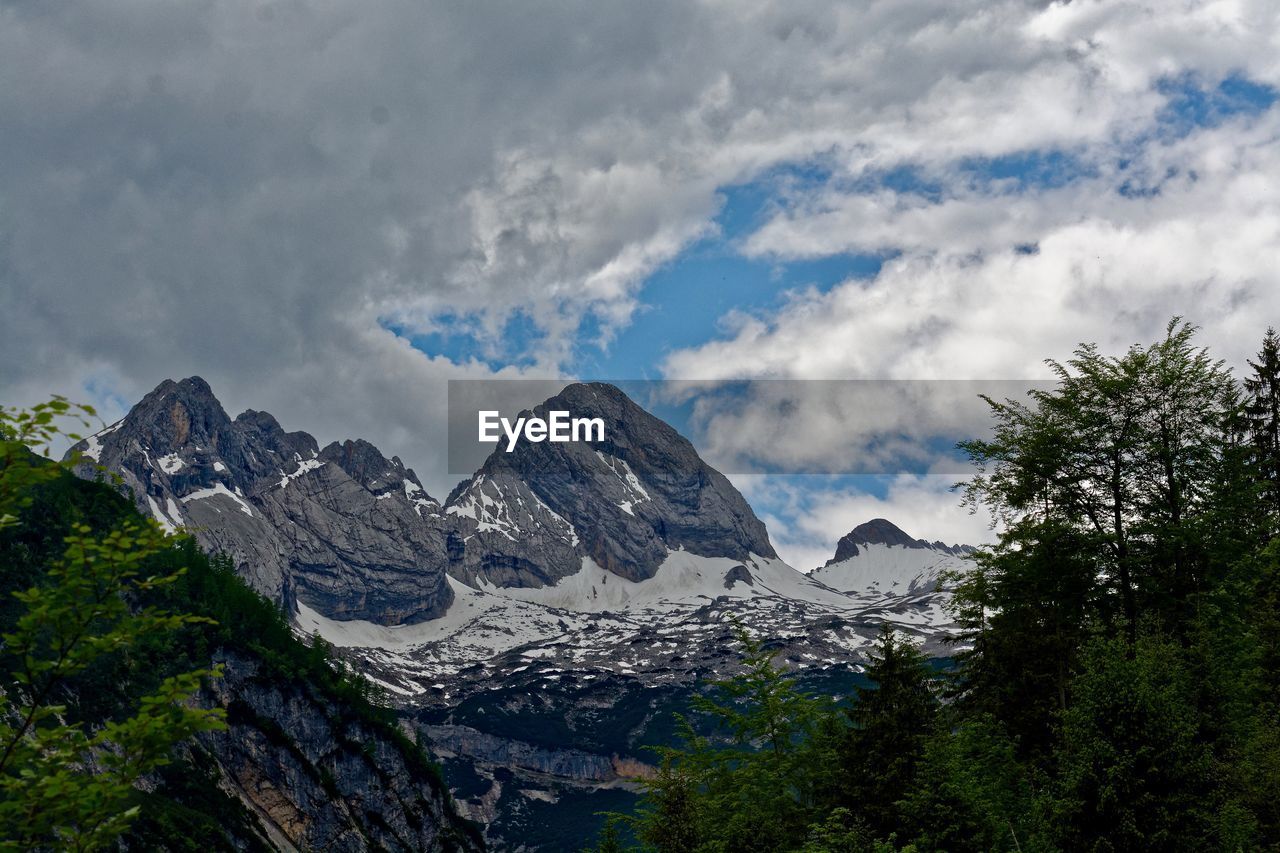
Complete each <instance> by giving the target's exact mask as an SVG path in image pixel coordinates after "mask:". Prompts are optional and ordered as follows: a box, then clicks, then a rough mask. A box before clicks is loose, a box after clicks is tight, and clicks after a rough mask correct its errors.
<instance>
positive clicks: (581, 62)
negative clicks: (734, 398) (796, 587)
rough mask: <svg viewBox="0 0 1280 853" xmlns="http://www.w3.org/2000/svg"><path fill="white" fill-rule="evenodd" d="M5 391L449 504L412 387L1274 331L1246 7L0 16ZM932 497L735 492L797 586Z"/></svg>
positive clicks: (1263, 25)
mask: <svg viewBox="0 0 1280 853" xmlns="http://www.w3.org/2000/svg"><path fill="white" fill-rule="evenodd" d="M0 79H3V80H4V81H5V83H6V85H5V86H3V87H0V400H4V401H5V402H7V403H9V404H23V403H30V402H33V401H35V400H37V399H41V398H43V397H45V396H47V395H48V394H49V393H51V392H58V393H62V394H65V395H67V396H69V397H72V398H74V399H78V400H84V401H88V402H93V403H96V404H98V405H100V406H101V407H102V408H103V410H104V414H105V416H106V417H107V418H108V420H110V419H112V418H114V417H116V416H118V415H119V414H120V413H122V411H123V410H124V409H125V408H127V406H128V405H129V404H130V403H132V402H133V401H135V400H136V399H137V398H138V397H140V396H141V395H142V394H144V393H145V392H146V391H147V390H149V389H150V388H151V387H153V386H154V385H155V384H157V383H158V382H159V381H161V380H162V379H164V378H166V377H175V378H176V377H182V376H187V375H192V374H198V375H201V376H203V377H205V378H206V379H207V380H209V382H210V383H211V384H212V385H213V387H214V389H215V391H216V392H217V393H218V395H219V396H220V398H221V399H222V400H223V402H224V404H225V405H226V406H227V408H228V409H229V410H230V411H231V412H232V413H233V414H234V413H236V412H239V411H241V410H243V409H245V408H249V407H253V408H259V409H266V410H268V411H271V412H273V413H274V414H276V415H277V417H279V418H280V420H281V421H282V422H283V423H284V425H285V426H286V427H287V428H304V429H307V430H308V431H311V432H313V433H315V434H316V435H317V437H318V438H319V439H321V440H322V441H327V440H330V439H335V438H342V437H348V436H362V437H366V438H368V439H370V440H372V441H374V442H375V443H376V444H378V445H379V446H380V447H382V448H383V449H384V450H385V451H386V452H388V453H395V454H398V455H400V456H401V457H402V458H404V459H405V461H406V462H407V463H409V464H411V465H413V466H414V467H416V468H417V469H418V470H419V473H420V474H421V475H422V476H423V478H424V480H425V481H426V482H427V483H428V484H429V485H430V486H431V487H432V488H433V490H434V491H435V492H436V493H440V492H443V491H446V490H447V488H448V486H449V485H450V482H451V478H450V477H449V476H448V475H447V473H446V472H445V467H444V459H445V454H444V449H443V447H442V444H443V436H444V431H443V423H444V413H443V406H444V399H445V397H444V382H445V380H446V379H448V378H463V377H465V378H483V377H487V376H493V375H501V376H505V377H518V376H540V377H546V376H591V377H598V378H605V379H610V378H617V379H624V378H693V379H709V378H723V377H735V378H736V377H774V378H828V379H833V378H834V379H845V378H857V379H865V378H875V379H975V378H993V377H995V378H1005V379H1008V378H1023V377H1026V378H1034V377H1040V376H1043V375H1044V369H1043V366H1042V364H1041V361H1042V359H1044V358H1045V357H1050V356H1053V357H1064V356H1066V355H1068V354H1069V353H1070V350H1071V348H1072V346H1073V345H1074V344H1075V343H1076V342H1078V341H1082V340H1090V341H1098V342H1099V343H1101V344H1102V345H1103V346H1104V347H1107V348H1113V349H1115V348H1121V347H1123V346H1125V345H1127V344H1129V343H1133V342H1137V341H1148V340H1151V339H1154V338H1155V337H1156V336H1157V335H1158V334H1159V333H1160V331H1161V330H1162V328H1163V326H1164V325H1165V323H1166V322H1167V321H1168V319H1169V317H1170V316H1171V315H1173V314H1180V315H1185V316H1186V317H1187V318H1188V319H1190V320H1192V321H1193V322H1195V323H1197V324H1199V325H1200V326H1202V327H1203V332H1202V340H1203V341H1204V342H1205V343H1207V344H1208V345H1209V346H1211V347H1212V348H1213V349H1214V351H1215V352H1216V353H1217V354H1219V355H1221V356H1223V357H1225V358H1227V359H1228V360H1229V361H1231V362H1233V363H1237V364H1239V363H1242V361H1243V359H1244V358H1245V357H1246V356H1247V355H1248V354H1250V353H1251V352H1252V351H1253V350H1254V349H1256V346H1257V342H1258V341H1259V339H1260V338H1261V336H1262V333H1263V332H1264V330H1265V328H1266V326H1267V325H1268V324H1272V323H1275V324H1280V146H1278V145H1277V135H1278V134H1280V107H1277V106H1276V101H1277V94H1278V92H1280V88H1278V87H1280V4H1276V3H1275V2H1274V0H1160V2H1155V0H1152V2H1123V0H1109V1H1108V2H1095V1H1094V0H1076V2H1071V3H1061V2H1058V3H1046V2H1029V0H981V2H978V0H973V2H970V1H969V0H935V2H928V0H881V2H865V0H861V1H858V0H855V2H846V3H830V2H824V3H819V2H808V0H780V2H776V3H771V2H757V0H746V2H732V3H731V2H722V0H707V1H706V2H689V0H681V2H670V3H664V2H659V0H653V2H644V3H621V2H620V3H601V2H583V3H570V2H557V3H546V2H533V1H532V0H530V2H519V3H502V4H498V3H487V2H474V3H435V2H424V0H386V2H379V3H354V2H349V0H314V2H309V0H268V1H267V2H259V1H255V2H248V1H247V0H243V1H242V0H205V1H204V2H193V3H178V4H175V3H170V2H158V0H119V2H113V3H109V4H104V3H93V2H71V1H70V0H69V2H60V3H22V2H0ZM952 479H954V478H953V477H948V476H944V475H936V476H932V477H930V476H913V475H899V476H890V477H881V478H879V479H878V480H877V481H876V482H875V483H857V482H852V481H848V480H829V479H822V478H808V479H805V480H798V479H786V480H772V481H769V480H761V479H760V478H755V479H752V478H740V481H741V485H742V486H743V488H744V489H745V490H746V491H747V492H748V494H749V495H750V496H751V497H752V499H753V500H754V501H756V502H757V505H758V506H759V507H760V508H761V511H762V513H764V514H766V515H767V517H768V521H769V523H770V529H771V531H772V532H773V534H774V537H775V540H777V541H778V543H779V545H780V548H781V550H782V551H783V552H784V555H786V556H789V557H791V559H792V560H793V561H794V562H797V563H799V564H807V563H808V562H810V561H811V560H813V559H816V558H817V556H818V555H820V554H822V552H823V551H824V550H826V551H827V553H829V550H828V549H829V548H830V546H831V544H832V543H833V542H834V540H835V538H836V537H837V536H839V535H840V534H841V533H843V532H845V531H847V529H848V528H849V527H851V526H852V525H853V524H854V523H857V522H858V521H861V520H864V518H865V517H867V516H869V515H873V514H886V515H889V517H891V518H894V519H897V520H900V523H901V524H902V525H903V526H904V527H906V528H907V529H908V530H909V531H910V532H913V533H915V534H916V535H922V536H929V537H930V538H933V537H942V538H946V539H962V538H969V539H972V538H974V537H976V536H978V535H979V534H980V531H981V528H982V523H981V522H980V521H978V520H976V519H971V518H968V517H967V516H965V515H964V514H963V513H960V512H957V511H956V510H955V509H954V496H953V495H950V494H948V493H947V492H946V491H945V485H947V484H948V483H949V482H950V481H951V480H952Z"/></svg>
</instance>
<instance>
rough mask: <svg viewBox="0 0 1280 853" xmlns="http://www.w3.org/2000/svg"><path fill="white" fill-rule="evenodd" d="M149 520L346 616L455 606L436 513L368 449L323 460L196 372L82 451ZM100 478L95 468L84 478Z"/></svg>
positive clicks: (408, 614) (288, 593) (382, 617)
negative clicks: (183, 531)
mask: <svg viewBox="0 0 1280 853" xmlns="http://www.w3.org/2000/svg"><path fill="white" fill-rule="evenodd" d="M73 449H78V450H80V451H82V452H83V453H85V454H86V456H87V457H89V458H91V459H92V460H94V461H96V462H97V463H98V464H100V465H102V466H104V467H105V468H106V469H107V470H108V471H111V472H114V473H116V474H118V475H119V476H120V478H121V482H122V485H123V486H124V487H126V488H127V489H128V490H131V492H132V494H133V497H134V500H135V501H136V502H137V504H138V506H139V508H140V509H141V510H142V511H143V512H144V513H148V514H150V515H152V516H154V517H155V518H156V519H157V520H159V521H160V522H161V523H162V524H165V525H167V526H171V527H175V528H176V527H178V526H184V527H186V528H187V529H188V530H189V531H190V532H192V533H193V534H194V535H195V537H196V539H197V540H198V541H199V542H200V544H201V545H202V546H203V547H204V548H206V549H208V550H210V551H217V552H222V553H226V554H229V555H230V556H231V557H232V558H233V559H234V560H235V562H236V565H237V567H238V569H239V571H240V572H241V574H242V575H243V576H244V577H245V578H246V580H248V581H249V582H250V584H251V585H252V586H253V587H254V588H255V589H256V590H258V591H259V592H261V593H262V594H264V595H266V596H267V597H269V598H271V599H272V600H273V601H276V602H278V603H280V604H281V605H282V606H285V607H289V608H292V607H293V606H294V603H295V601H301V602H303V603H304V604H307V605H308V606H310V607H313V608H314V609H316V610H319V611H321V612H323V613H325V614H326V615H329V616H332V617H333V618H338V619H368V620H371V621H375V622H380V623H383V624H398V623H401V622H406V621H418V620H421V619H429V618H431V617H433V616H436V615H439V614H440V613H443V612H444V611H445V609H447V607H448V605H449V603H450V601H451V600H452V592H451V590H450V588H449V586H448V583H447V581H446V579H445V565H446V563H447V556H446V551H445V542H446V535H445V533H444V532H443V530H442V523H443V521H442V519H441V516H440V514H439V513H438V511H437V510H438V504H437V503H436V502H435V501H434V500H433V499H431V497H430V496H429V495H427V493H426V491H425V490H424V489H423V488H422V484H421V483H420V482H419V481H418V478H417V477H416V476H415V475H414V473H413V471H412V470H409V469H407V468H405V467H404V465H403V464H402V463H401V462H400V460H399V459H390V460H388V459H386V458H384V457H383V456H382V454H381V453H379V452H378V451H377V449H376V448H374V447H373V446H372V445H370V444H368V443H367V442H362V441H355V442H351V441H349V442H346V443H344V444H332V445H330V446H328V447H326V448H324V450H323V451H321V450H319V449H318V447H317V446H316V441H315V439H314V438H312V437H311V436H310V435H308V434H306V433H304V432H285V431H284V429H282V428H281V426H280V424H279V423H277V422H276V420H275V418H273V417H271V415H269V414H266V413H265V412H255V411H247V412H245V413H244V414H242V415H240V416H239V417H238V418H236V419H235V420H232V419H231V418H229V417H228V416H227V413H226V412H225V411H224V410H223V408H222V406H221V404H219V403H218V401H217V399H215V398H214V396H213V392H212V391H211V390H210V388H209V386H208V384H207V383H206V382H205V381H204V380H203V379H200V378H199V377H192V378H190V379H185V380H183V381H181V382H173V381H166V382H164V383H162V384H161V385H160V386H159V387H157V388H156V389H155V390H154V391H152V392H151V393H150V394H148V395H147V396H146V397H145V398H144V399H143V400H142V402H140V403H139V404H138V405H136V406H135V407H134V408H133V409H132V410H131V411H130V412H129V414H128V415H127V416H126V417H125V418H124V419H123V420H122V421H120V422H119V423H117V424H115V425H113V426H112V427H110V428H109V429H108V430H107V431H105V432H103V433H100V434H98V435H97V436H95V437H93V438H91V439H89V440H87V441H84V442H81V443H80V444H78V445H77V446H76V447H75V448H73ZM80 473H81V474H82V475H84V476H94V471H93V468H92V466H91V465H86V466H84V467H83V468H82V470H81V472H80Z"/></svg>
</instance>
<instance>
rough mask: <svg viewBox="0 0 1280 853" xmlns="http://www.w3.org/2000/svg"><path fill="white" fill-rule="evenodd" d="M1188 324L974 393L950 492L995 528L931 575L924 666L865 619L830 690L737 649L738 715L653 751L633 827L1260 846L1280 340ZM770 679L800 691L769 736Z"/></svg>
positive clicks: (1278, 834)
mask: <svg viewBox="0 0 1280 853" xmlns="http://www.w3.org/2000/svg"><path fill="white" fill-rule="evenodd" d="M1195 334H1196V330H1195V328H1194V327H1193V326H1191V325H1189V324H1186V323H1183V322H1181V321H1180V320H1178V319H1176V318H1175V320H1173V321H1172V322H1171V323H1170V324H1169V325H1168V327H1167V329H1166V331H1165V334H1164V336H1163V337H1162V338H1161V339H1159V340H1157V341H1155V342H1154V343H1151V344H1148V345H1140V346H1133V347H1131V348H1129V349H1128V350H1127V351H1125V352H1124V353H1121V354H1119V355H1107V354H1104V353H1103V352H1102V351H1101V350H1100V349H1099V348H1098V347H1097V346H1095V345H1092V344H1084V345H1081V346H1080V347H1079V348H1078V349H1077V350H1076V351H1075V353H1074V355H1073V357H1072V358H1070V359H1068V360H1067V361H1065V362H1055V361H1050V362H1049V365H1050V368H1051V369H1052V370H1053V371H1054V373H1055V375H1056V378H1057V382H1056V383H1055V384H1054V385H1053V386H1052V387H1049V388H1040V389H1036V390H1032V391H1030V392H1029V393H1028V395H1027V397H1026V398H1025V399H1023V400H994V399H989V400H987V402H988V404H989V407H990V411H991V415H992V427H993V429H992V432H991V434H990V436H989V437H988V438H985V439H982V440H973V441H969V442H965V443H964V444H962V447H963V449H964V450H966V451H967V452H968V454H969V456H970V458H971V459H972V461H973V462H974V464H975V469H976V475H975V476H974V477H973V478H972V479H970V480H969V481H968V482H967V484H965V485H964V487H963V501H964V503H965V504H967V505H968V506H969V507H971V508H973V509H974V510H982V511H985V512H989V513H990V515H991V516H992V518H993V519H994V520H995V524H994V529H995V530H996V531H997V536H996V539H995V541H994V542H993V543H992V544H991V545H990V546H989V547H986V548H984V549H983V550H981V551H980V552H978V554H977V555H976V556H975V560H974V563H975V565H974V567H973V568H972V569H970V570H966V571H964V572H962V573H958V574H957V575H956V576H954V577H952V578H951V579H950V581H951V583H952V584H953V587H954V590H955V595H954V599H953V602H952V608H953V613H954V616H955V618H956V621H957V624H958V625H959V626H960V628H961V635H960V636H959V637H957V638H956V639H957V641H958V644H959V650H958V651H957V653H956V654H955V655H954V657H953V658H952V660H951V662H950V663H951V667H950V671H949V673H948V674H947V678H946V684H945V688H944V689H942V690H941V691H940V690H939V689H938V685H937V681H936V679H934V678H933V677H932V676H931V673H930V670H929V667H928V666H927V664H926V662H925V661H924V660H923V659H922V658H921V657H920V655H919V653H918V652H917V651H915V650H914V649H913V648H912V647H911V646H910V644H909V643H906V642H904V641H903V640H902V639H901V638H898V637H895V635H894V634H893V633H892V632H891V631H888V630H887V629H886V630H885V631H884V632H883V633H882V634H881V636H880V639H879V641H878V642H877V643H876V645H875V648H874V650H873V651H872V653H871V655H870V659H869V663H868V667H867V670H866V675H867V676H868V678H869V679H870V681H871V682H872V684H871V685H870V686H868V687H867V688H862V689H857V690H854V691H852V695H850V696H848V697H845V698H844V699H843V700H841V701H836V702H818V701H817V700H814V699H809V700H808V701H806V697H805V696H804V695H803V694H802V693H800V692H799V691H798V690H797V689H796V687H795V683H794V681H791V680H790V679H789V678H788V677H787V676H786V674H785V673H782V672H779V671H777V670H773V669H772V668H768V669H762V668H761V664H760V659H759V646H758V645H757V646H754V647H749V650H748V653H747V658H748V662H749V663H748V666H747V667H746V672H745V674H744V675H741V676H739V677H738V678H737V679H735V680H731V683H733V684H735V687H734V692H733V695H734V696H735V697H736V698H737V699H738V700H739V701H740V702H741V703H745V704H740V705H735V706H734V710H732V711H730V710H725V709H721V710H720V711H719V713H714V714H712V718H714V719H718V720H720V721H721V722H727V723H737V725H736V726H734V725H730V730H731V731H733V732H736V733H737V734H736V735H735V737H734V739H733V740H732V741H731V743H730V745H729V746H728V747H726V746H725V745H723V744H717V743H716V742H715V741H714V740H713V739H712V738H711V737H709V736H708V735H706V734H704V733H702V730H699V729H696V728H695V727H694V726H693V725H690V726H689V728H688V730H687V746H686V747H685V748H684V749H682V750H673V751H668V752H667V753H666V755H665V760H664V763H663V768H662V772H661V774H660V775H659V777H658V779H657V780H655V782H654V783H653V785H652V786H651V788H650V791H649V794H648V796H647V797H646V800H645V810H643V811H642V812H641V816H640V818H639V819H638V827H639V830H640V831H639V832H638V833H637V834H636V837H637V839H638V841H639V842H640V843H641V845H642V847H644V848H646V849H656V850H740V849H741V850H745V849H752V850H762V851H764V850H773V851H797V850H799V851H806V853H820V852H822V853H833V851H869V850H919V851H932V850H939V851H940V850H949V851H966V850H972V851H988V850H999V851H1005V850H1010V851H1019V853H1021V852H1022V851H1032V850H1037V851H1049V850H1071V851H1074V850H1096V851H1104V850H1105V851H1139V850H1143V851H1145V850H1224V851H1225V850H1231V851H1235V850H1254V849H1280V806H1278V805H1277V798H1276V796H1275V795H1276V791H1277V790H1280V539H1274V538H1273V537H1275V535H1276V533H1277V531H1278V530H1280V337H1278V336H1277V335H1276V333H1275V332H1274V331H1272V330H1268V332H1267V334H1266V336H1265V338H1264V339H1263V343H1262V348H1261V351H1260V352H1259V354H1258V356H1257V358H1256V360H1253V361H1251V362H1250V369H1251V371H1252V372H1251V373H1250V374H1249V375H1248V376H1247V377H1246V378H1245V379H1244V380H1243V381H1239V382H1238V381H1237V380H1236V379H1235V378H1234V377H1233V376H1232V374H1231V372H1230V371H1229V370H1228V369H1227V368H1226V366H1225V365H1224V364H1223V363H1222V362H1220V361H1218V360H1216V359H1214V358H1213V357H1211V355H1210V354H1209V353H1208V351H1207V350H1205V349H1204V348H1203V347H1200V346H1198V345H1197V344H1196V342H1195ZM753 655H755V656H756V657H754V658H753V657H752V656H753ZM751 673H755V675H752V674H751ZM762 675H764V676H767V677H761V676H762ZM777 690H781V691H783V694H782V695H785V696H786V697H787V703H788V704H789V707H794V708H806V709H807V711H806V713H805V714H803V715H788V716H787V719H801V718H803V719H804V721H805V722H804V724H803V725H799V726H796V725H793V726H791V727H790V728H787V729H786V730H785V731H786V736H785V737H784V738H782V739H780V740H779V739H773V738H770V737H767V736H765V734H766V733H767V732H768V729H767V727H766V728H761V727H760V721H763V720H766V719H769V717H770V714H769V712H768V711H767V710H766V709H768V708H771V707H772V708H778V707H780V706H779V705H778V702H777V700H776V699H771V698H770V696H771V694H772V693H773V692H774V691H777ZM939 697H941V699H939ZM712 710H714V709H712ZM743 720H751V721H755V725H754V726H752V725H743V724H742V721H743ZM752 749H754V750H756V751H755V753H752V752H751V750H752ZM777 749H782V750H784V751H785V752H786V754H787V760H786V762H777V761H775V760H774V759H772V758H771V757H770V753H772V752H775V751H776V750H777ZM784 768H785V769H784ZM760 823H768V824H769V827H780V828H782V830H781V831H776V832H769V831H768V830H767V829H765V828H761V827H760V825H759V824H760ZM802 823H803V824H804V828H803V829H801V828H800V825H801V824H802ZM676 827H688V828H689V831H688V832H683V831H682V832H681V833H677V834H674V835H664V834H663V832H667V831H669V830H673V829H674V828H676ZM748 839H754V842H755V843H754V845H751V844H749V843H748Z"/></svg>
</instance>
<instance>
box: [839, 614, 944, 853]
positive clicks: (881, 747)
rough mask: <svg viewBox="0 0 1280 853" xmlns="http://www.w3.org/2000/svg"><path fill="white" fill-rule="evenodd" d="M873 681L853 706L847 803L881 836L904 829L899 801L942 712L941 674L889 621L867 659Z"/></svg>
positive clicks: (909, 785)
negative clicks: (938, 678) (938, 693)
mask: <svg viewBox="0 0 1280 853" xmlns="http://www.w3.org/2000/svg"><path fill="white" fill-rule="evenodd" d="M866 675H867V678H869V679H870V680H871V681H872V682H873V686H870V687H866V688H860V689H859V690H858V695H857V700H856V702H855V704H854V705H853V707H852V708H851V709H850V710H849V718H850V720H851V721H852V723H853V728H852V730H851V731H850V733H849V737H848V740H847V743H846V748H845V750H844V755H843V761H842V762H841V764H842V767H843V769H844V770H845V773H846V787H845V797H844V803H843V805H846V806H848V807H849V808H850V809H851V810H852V811H853V813H854V814H855V815H857V816H858V817H859V818H861V819H862V820H863V821H865V823H866V824H867V826H868V827H869V828H870V829H871V830H872V831H873V832H874V833H875V834H876V835H877V836H878V837H887V836H889V835H891V834H893V833H895V832H899V831H901V830H902V829H903V822H902V820H901V816H900V808H899V801H901V800H902V799H904V798H905V797H906V795H907V794H908V792H910V790H911V788H912V786H913V785H914V783H915V779H916V770H917V767H918V766H919V764H920V761H921V760H922V759H923V757H924V753H925V744H926V743H927V741H928V739H929V736H930V735H931V734H932V732H933V727H934V722H935V720H936V719H937V714H938V699H937V696H936V694H935V678H934V675H933V671H932V670H931V669H930V667H929V664H928V662H927V661H926V659H925V657H924V655H923V654H922V653H921V652H920V650H919V649H918V648H917V647H916V646H915V645H914V644H912V643H911V642H909V641H907V640H905V639H903V638H900V637H899V636H898V635H897V634H896V633H895V632H894V631H893V629H892V628H890V627H889V626H888V625H887V624H886V625H884V626H883V627H882V628H881V631H880V636H879V637H878V638H877V640H876V645H875V648H874V649H873V650H872V652H871V654H870V662H869V663H868V665H867V671H866Z"/></svg>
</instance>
